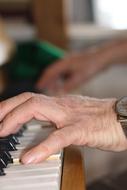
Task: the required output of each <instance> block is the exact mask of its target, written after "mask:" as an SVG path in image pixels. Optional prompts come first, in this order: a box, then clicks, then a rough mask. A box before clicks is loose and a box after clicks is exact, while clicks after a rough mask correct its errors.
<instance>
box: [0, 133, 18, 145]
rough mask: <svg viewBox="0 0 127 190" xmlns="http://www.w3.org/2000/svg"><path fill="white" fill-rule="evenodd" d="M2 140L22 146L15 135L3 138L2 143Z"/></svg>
mask: <svg viewBox="0 0 127 190" xmlns="http://www.w3.org/2000/svg"><path fill="white" fill-rule="evenodd" d="M2 140H4V141H11V142H13V143H14V144H20V143H19V140H18V138H17V137H16V136H15V135H9V136H6V137H1V138H0V142H1V141H2Z"/></svg>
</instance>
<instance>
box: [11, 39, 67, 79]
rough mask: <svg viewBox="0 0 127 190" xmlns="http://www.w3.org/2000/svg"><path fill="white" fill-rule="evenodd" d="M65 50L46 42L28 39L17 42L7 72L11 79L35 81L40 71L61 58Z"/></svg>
mask: <svg viewBox="0 0 127 190" xmlns="http://www.w3.org/2000/svg"><path fill="white" fill-rule="evenodd" d="M64 55H65V52H64V51H63V50H61V49H59V48H57V47H56V46H54V45H52V44H50V43H48V42H40V41H37V40H35V41H29V42H22V43H19V44H17V50H16V53H15V55H14V56H13V58H12V59H11V61H10V63H9V64H8V67H9V68H8V72H9V77H10V78H11V80H18V81H19V80H27V79H32V80H33V81H35V80H36V79H37V78H38V77H39V76H40V74H41V73H42V71H44V70H45V69H46V68H47V67H48V66H49V65H51V64H53V63H54V62H55V61H56V60H58V59H61V58H63V57H64Z"/></svg>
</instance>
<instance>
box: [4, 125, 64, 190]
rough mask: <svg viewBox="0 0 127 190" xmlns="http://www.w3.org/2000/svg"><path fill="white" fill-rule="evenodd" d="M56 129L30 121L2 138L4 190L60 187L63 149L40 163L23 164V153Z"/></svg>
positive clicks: (55, 189)
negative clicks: (21, 159) (15, 131)
mask: <svg viewBox="0 0 127 190" xmlns="http://www.w3.org/2000/svg"><path fill="white" fill-rule="evenodd" d="M53 130H54V128H53V127H51V126H46V125H45V124H42V123H39V122H38V123H35V122H32V123H28V124H26V125H25V126H23V128H22V129H21V130H20V131H19V132H18V133H17V134H16V135H10V136H8V137H4V138H0V190H28V188H30V189H31V190H35V189H36V190H60V184H61V170H62V151H60V152H58V153H56V154H54V155H52V156H50V157H49V158H48V159H47V160H46V161H44V162H42V163H39V164H30V165H22V164H21V163H20V160H19V159H20V155H21V153H22V152H23V151H24V150H25V149H27V148H29V147H32V146H35V145H36V144H38V143H39V142H41V141H42V140H44V139H45V138H46V137H47V136H48V135H49V134H50V133H51V132H52V131H53Z"/></svg>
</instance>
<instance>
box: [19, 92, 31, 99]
mask: <svg viewBox="0 0 127 190" xmlns="http://www.w3.org/2000/svg"><path fill="white" fill-rule="evenodd" d="M22 96H23V97H24V98H25V99H29V98H31V97H33V96H34V93H33V92H24V93H22Z"/></svg>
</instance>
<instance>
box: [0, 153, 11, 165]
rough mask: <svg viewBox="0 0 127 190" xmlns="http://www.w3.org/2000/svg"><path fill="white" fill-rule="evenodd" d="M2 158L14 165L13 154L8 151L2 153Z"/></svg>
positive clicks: (0, 154)
mask: <svg viewBox="0 0 127 190" xmlns="http://www.w3.org/2000/svg"><path fill="white" fill-rule="evenodd" d="M0 158H2V159H3V160H5V161H6V162H7V163H8V164H10V163H13V159H12V157H11V154H10V153H9V152H8V151H0Z"/></svg>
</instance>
